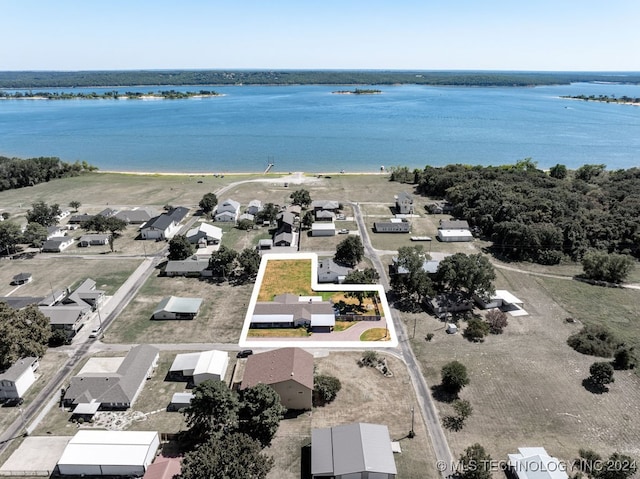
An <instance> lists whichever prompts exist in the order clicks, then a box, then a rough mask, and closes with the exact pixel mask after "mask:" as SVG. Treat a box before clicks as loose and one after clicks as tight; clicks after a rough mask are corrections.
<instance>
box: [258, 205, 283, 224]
mask: <svg viewBox="0 0 640 479" xmlns="http://www.w3.org/2000/svg"><path fill="white" fill-rule="evenodd" d="M279 212H280V210H279V208H278V207H277V206H276V205H274V204H273V203H265V204H264V205H262V209H261V210H260V211H258V213H257V214H256V221H257V222H259V223H261V222H263V221H268V222H269V223H273V222H274V221H275V220H276V217H277V216H278V213H279Z"/></svg>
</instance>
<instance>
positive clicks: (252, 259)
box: [238, 248, 261, 278]
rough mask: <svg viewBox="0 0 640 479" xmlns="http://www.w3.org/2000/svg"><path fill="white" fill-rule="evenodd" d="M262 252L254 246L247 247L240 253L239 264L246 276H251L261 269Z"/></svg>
mask: <svg viewBox="0 0 640 479" xmlns="http://www.w3.org/2000/svg"><path fill="white" fill-rule="evenodd" d="M260 260H261V258H260V253H258V251H257V250H256V249H254V248H245V249H243V250H242V251H241V252H240V255H238V264H239V265H240V267H241V268H242V272H243V273H244V275H245V276H247V277H249V278H251V277H253V276H255V275H256V274H258V270H259V269H260Z"/></svg>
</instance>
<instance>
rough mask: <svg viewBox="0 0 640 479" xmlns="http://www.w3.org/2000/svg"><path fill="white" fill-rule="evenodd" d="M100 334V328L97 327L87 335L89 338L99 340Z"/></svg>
mask: <svg viewBox="0 0 640 479" xmlns="http://www.w3.org/2000/svg"><path fill="white" fill-rule="evenodd" d="M101 333H102V326H98V327H97V328H96V329H92V330H91V333H90V334H89V337H90V338H99V337H100V334H101Z"/></svg>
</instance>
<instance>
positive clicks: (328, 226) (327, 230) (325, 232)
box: [311, 221, 336, 236]
mask: <svg viewBox="0 0 640 479" xmlns="http://www.w3.org/2000/svg"><path fill="white" fill-rule="evenodd" d="M335 235H336V225H335V223H333V222H332V221H331V222H326V223H318V222H316V223H313V224H312V225H311V236H335Z"/></svg>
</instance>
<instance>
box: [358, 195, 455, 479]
mask: <svg viewBox="0 0 640 479" xmlns="http://www.w3.org/2000/svg"><path fill="white" fill-rule="evenodd" d="M352 206H353V212H354V215H355V219H356V222H357V223H358V229H359V230H360V237H361V238H362V243H363V245H364V248H365V251H366V256H367V258H369V259H370V260H371V262H372V263H373V265H374V267H375V268H376V271H377V272H378V275H379V276H380V284H382V285H383V287H384V289H385V291H389V290H390V289H391V288H390V286H389V282H388V281H387V272H386V271H385V268H384V265H383V264H382V261H380V257H379V256H378V251H377V250H375V249H374V248H373V245H372V244H371V240H370V238H369V232H368V230H367V226H366V224H365V222H364V219H363V218H362V212H361V211H360V206H359V205H358V203H352ZM389 307H390V308H391V310H392V313H393V314H392V318H393V324H394V326H395V329H396V334H397V335H398V342H399V344H398V348H399V349H400V351H401V353H402V358H403V359H404V361H405V363H406V364H407V369H408V371H409V376H410V377H411V382H412V384H413V387H414V389H415V391H416V395H417V397H418V402H419V403H420V404H419V406H420V410H421V411H422V417H423V418H424V421H425V424H426V426H427V430H428V431H429V436H430V438H431V443H432V445H433V450H434V452H435V455H436V460H438V461H439V463H440V464H444V465H446V466H447V467H446V468H445V470H444V471H440V472H441V474H442V476H443V477H445V478H446V477H448V476H450V475H451V474H452V472H453V471H451V470H450V465H451V464H452V462H453V456H452V455H451V450H450V449H449V443H448V442H447V438H446V437H445V435H444V431H443V430H442V426H441V423H440V418H439V416H438V412H437V410H436V407H435V404H434V403H433V399H432V397H431V393H430V391H429V386H428V385H427V382H426V381H425V379H424V375H423V374H422V370H421V369H420V365H419V364H418V361H417V360H416V357H415V355H414V354H413V350H412V349H411V344H410V343H409V337H408V336H407V333H406V331H405V329H404V325H403V324H402V321H400V319H399V313H398V311H397V310H396V309H394V308H393V306H392V305H389ZM439 469H440V468H439Z"/></svg>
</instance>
